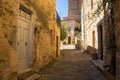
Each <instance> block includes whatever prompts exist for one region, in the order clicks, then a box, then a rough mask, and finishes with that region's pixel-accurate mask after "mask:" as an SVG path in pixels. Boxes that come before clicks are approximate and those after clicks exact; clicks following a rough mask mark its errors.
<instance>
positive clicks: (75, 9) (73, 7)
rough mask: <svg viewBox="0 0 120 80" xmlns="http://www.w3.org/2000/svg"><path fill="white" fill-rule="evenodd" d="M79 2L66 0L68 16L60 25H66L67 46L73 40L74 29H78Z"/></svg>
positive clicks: (78, 0) (79, 0) (77, 0)
mask: <svg viewBox="0 0 120 80" xmlns="http://www.w3.org/2000/svg"><path fill="white" fill-rule="evenodd" d="M81 1H82V0H68V16H67V17H64V18H63V20H62V23H63V24H66V26H67V28H68V37H67V39H66V40H67V43H68V44H72V41H74V39H75V35H74V29H75V27H80V14H81Z"/></svg>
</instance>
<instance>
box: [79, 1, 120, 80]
mask: <svg viewBox="0 0 120 80" xmlns="http://www.w3.org/2000/svg"><path fill="white" fill-rule="evenodd" d="M91 1H92V2H93V0H91ZM98 1H100V0H98ZM87 2H88V0H84V2H83V6H82V17H81V19H82V21H81V22H82V39H83V41H84V46H85V48H86V46H92V47H93V48H96V49H97V53H98V56H99V59H101V60H102V61H103V62H104V64H103V67H104V68H105V70H106V71H107V72H109V73H110V74H112V75H113V76H114V80H120V64H119V63H120V56H119V53H120V51H119V50H120V49H119V48H120V47H119V45H120V44H119V42H120V40H119V33H120V29H119V28H120V27H119V18H120V16H119V14H120V12H119V9H120V5H119V4H120V1H119V0H111V2H106V4H104V6H103V12H101V13H100V15H99V16H97V17H96V20H95V21H94V19H93V21H94V22H93V23H92V24H94V25H93V26H92V24H91V23H90V20H89V19H88V18H86V17H89V16H90V15H89V16H88V15H87V14H90V13H88V12H86V7H87V8H88V6H86V4H87ZM88 3H90V2H88ZM93 3H94V4H95V1H94V2H93ZM90 4H91V5H92V3H90ZM90 4H88V5H90ZM94 6H96V5H94ZM94 6H89V8H90V7H91V8H94ZM90 12H92V11H90ZM97 19H98V20H97ZM86 24H87V25H86ZM87 27H88V28H87ZM94 29H95V31H94ZM93 31H94V32H93ZM87 33H88V34H87ZM90 35H91V36H90ZM94 36H95V38H94ZM88 39H89V40H88ZM94 39H95V41H94Z"/></svg>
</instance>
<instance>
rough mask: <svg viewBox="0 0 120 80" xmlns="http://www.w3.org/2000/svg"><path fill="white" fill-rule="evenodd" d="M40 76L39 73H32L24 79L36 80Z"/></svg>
mask: <svg viewBox="0 0 120 80" xmlns="http://www.w3.org/2000/svg"><path fill="white" fill-rule="evenodd" d="M39 77H40V75H39V74H33V75H31V76H29V77H28V78H26V79H25V80H36V79H38V78H39Z"/></svg>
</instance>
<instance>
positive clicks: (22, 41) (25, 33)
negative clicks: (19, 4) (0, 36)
mask: <svg viewBox="0 0 120 80" xmlns="http://www.w3.org/2000/svg"><path fill="white" fill-rule="evenodd" d="M30 17H31V14H28V13H27V12H26V11H24V10H22V9H20V16H19V19H18V31H17V46H18V48H17V51H18V71H23V70H25V69H28V68H30V67H31V66H32V64H31V60H30V56H31V55H32V54H30V52H29V48H30V42H29V41H30V40H29V38H30V21H31V20H30Z"/></svg>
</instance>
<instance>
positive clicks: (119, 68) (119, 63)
mask: <svg viewBox="0 0 120 80" xmlns="http://www.w3.org/2000/svg"><path fill="white" fill-rule="evenodd" d="M113 10H114V25H115V26H114V27H115V42H116V76H117V78H116V79H117V80H120V36H119V34H120V25H119V24H120V20H119V18H120V11H119V10H120V1H119V0H114V6H113Z"/></svg>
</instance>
